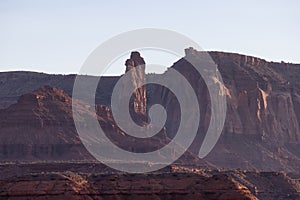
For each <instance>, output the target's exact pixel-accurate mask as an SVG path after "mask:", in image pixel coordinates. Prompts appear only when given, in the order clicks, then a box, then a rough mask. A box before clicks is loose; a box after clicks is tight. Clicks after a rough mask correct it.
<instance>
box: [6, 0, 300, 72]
mask: <svg viewBox="0 0 300 200" xmlns="http://www.w3.org/2000/svg"><path fill="white" fill-rule="evenodd" d="M299 2H300V1H297V0H294V1H293V0H290V1H289V0H286V1H284V0H282V1H276V0H274V1H259V0H252V1H230V0H229V1H209V0H207V1H183V0H181V1H175V0H173V1H142V0H139V1H135V0H128V1H106V2H105V1H92V0H87V1H84V0H81V1H79V0H64V1H60V0H47V1H46V0H39V1H38V0H36V1H33V0H27V1H25V0H24V1H16V0H0V71H9V70H31V71H42V72H47V73H64V74H68V73H76V72H78V70H79V68H80V66H81V65H82V63H83V62H84V60H85V59H86V58H87V56H88V55H89V53H90V52H91V51H93V49H95V48H96V47H97V46H98V45H99V44H101V43H102V42H103V41H105V40H107V39H109V38H110V37H112V36H114V35H117V34H119V33H122V32H125V31H129V30H133V29H138V28H146V27H147V28H148V27H153V28H164V29H170V30H173V31H177V32H179V33H182V34H184V35H186V36H188V37H190V38H192V39H193V40H194V41H196V42H197V43H198V44H199V45H200V46H201V47H202V48H203V49H205V50H218V51H227V52H237V53H242V54H247V55H254V56H258V57H261V58H264V59H266V60H269V61H281V60H284V61H286V62H294V63H300V37H299V36H300V12H299V9H300V3H299ZM145 58H146V60H147V59H150V58H147V57H145ZM122 62H123V61H122ZM120 69H121V71H123V66H120ZM114 72H115V73H119V72H120V71H118V69H116V70H115V71H112V73H114Z"/></svg>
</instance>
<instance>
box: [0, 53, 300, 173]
mask: <svg viewBox="0 0 300 200" xmlns="http://www.w3.org/2000/svg"><path fill="white" fill-rule="evenodd" d="M193 53H194V54H195V55H196V56H197V51H193ZM210 55H211V57H212V59H213V60H214V61H215V63H216V64H217V68H218V70H219V72H220V73H221V75H222V77H223V82H224V84H225V85H224V86H225V91H226V96H227V108H228V109H227V116H226V122H225V126H224V129H223V132H222V136H221V138H220V140H219V142H218V143H217V145H216V146H215V148H214V149H213V151H212V152H211V153H210V154H209V155H208V157H207V158H206V159H207V160H208V161H210V162H212V163H213V164H215V165H217V166H219V167H229V168H244V169H264V170H285V171H293V172H299V171H300V168H299V166H300V150H299V149H300V148H299V144H300V142H299V140H300V131H299V129H300V128H299V127H300V126H299V122H300V82H299V80H300V65H294V64H287V63H273V62H267V61H265V60H263V59H259V58H255V57H251V56H244V55H239V54H232V53H222V52H210ZM144 64H145V62H144V60H143V58H142V57H141V56H140V55H139V53H133V54H132V55H131V58H130V59H128V60H127V61H126V66H127V67H126V71H129V70H132V71H131V73H132V80H133V82H132V83H133V84H139V83H140V82H142V81H143V80H144V78H145V72H144V70H145V69H144ZM137 66H142V67H141V70H137V69H138V68H137ZM172 67H173V68H174V69H176V70H178V71H179V72H181V73H182V74H183V75H184V76H185V77H186V78H187V80H189V82H190V84H191V85H192V87H193V88H194V90H195V92H196V94H197V97H198V100H199V106H200V112H201V119H200V124H199V130H198V136H197V138H196V140H195V142H194V144H193V145H192V147H191V150H192V151H193V152H194V153H197V151H198V149H199V147H200V144H201V142H202V139H203V137H204V135H205V133H206V129H207V126H208V124H209V122H210V112H211V110H210V109H211V106H210V97H209V94H208V91H207V86H206V84H205V83H204V81H203V79H202V78H201V76H200V75H199V74H198V73H196V72H195V70H194V69H193V67H192V66H191V65H190V63H188V62H187V61H186V60H185V59H180V60H179V61H177V62H176V63H174V65H173V66H172ZM147 76H150V75H147ZM147 76H146V77H147ZM74 77H75V76H74V75H68V76H62V75H48V74H40V73H32V72H5V73H0V88H1V90H0V104H1V106H2V107H8V106H9V105H11V104H12V103H16V102H17V100H18V99H19V97H20V96H21V95H23V94H26V93H29V94H26V95H24V96H22V97H21V98H20V99H19V102H18V103H17V105H13V106H11V107H9V108H7V109H5V110H1V111H0V112H1V113H5V114H1V122H0V123H1V127H0V128H1V135H2V136H1V137H3V135H5V134H4V133H5V132H6V131H8V132H9V133H13V132H16V129H15V128H14V127H15V126H20V127H22V128H21V129H22V130H26V134H29V133H31V131H32V130H40V129H41V127H42V126H44V127H45V126H50V125H51V127H52V128H53V127H56V128H55V131H53V132H55V133H61V134H65V133H66V134H67V135H68V134H69V133H70V135H72V134H73V135H75V134H74V133H75V130H74V129H68V130H64V128H63V127H65V126H68V125H69V124H72V119H71V115H70V113H69V111H66V110H65V109H66V108H68V109H70V108H71V107H70V105H69V103H68V101H69V100H68V98H67V97H65V96H66V95H67V94H68V95H71V93H72V85H73V82H74ZM89 78H91V79H93V78H95V77H89ZM118 79H119V77H103V78H101V83H100V86H101V87H99V88H98V89H97V93H96V102H97V103H99V104H102V105H101V106H98V107H97V112H98V114H99V116H100V118H101V119H102V121H101V123H104V125H105V126H106V127H107V130H111V132H112V135H114V134H113V133H117V134H116V135H115V136H113V137H117V138H119V137H123V136H122V135H124V133H122V132H118V129H115V128H113V127H114V122H113V118H112V116H110V108H109V104H110V98H111V96H110V95H111V92H112V89H113V87H114V85H115V83H116V81H117V80H118ZM43 85H50V86H54V87H57V88H59V89H61V90H63V91H65V92H66V94H65V93H64V94H60V93H61V92H58V93H59V94H58V96H59V97H51V98H48V97H47V98H46V99H45V98H44V99H43V98H42V97H41V98H40V99H39V98H37V96H38V95H41V94H43V93H45V91H42V92H41V91H40V92H41V94H38V93H36V92H34V93H30V92H31V91H33V90H35V89H37V88H39V87H40V86H43ZM146 88H147V91H146ZM146 88H145V87H141V88H139V89H138V90H137V91H136V92H135V93H134V94H133V96H132V101H131V102H132V103H131V106H132V108H133V111H134V113H139V114H141V115H143V116H145V113H146V110H147V109H146V108H147V107H149V106H151V105H152V104H155V103H161V104H162V105H164V107H165V108H166V109H167V113H168V119H167V123H166V125H165V126H166V134H167V135H168V137H169V138H172V137H174V134H175V133H176V130H177V128H178V125H179V123H180V112H179V104H178V101H177V99H176V97H175V96H174V94H173V93H172V92H171V91H169V90H168V89H167V88H164V87H161V86H158V85H149V86H147V87H146ZM46 93H47V92H46ZM146 94H147V96H146ZM46 96H47V95H46ZM50 96H53V95H50ZM54 96H55V95H54ZM43 102H47V103H43ZM53 102H56V103H53ZM58 102H59V103H58ZM146 103H147V104H146ZM57 105H59V106H57ZM58 108H61V110H62V111H58V110H57V109H58ZM64 110H65V111H64ZM48 111H49V112H48ZM50 111H51V112H50ZM52 111H53V113H52ZM19 112H20V113H19ZM47 112H48V113H49V116H48V115H47V116H45V113H47ZM61 112H62V113H61ZM22 113H23V114H22ZM15 119H18V120H15ZM41 119H43V120H41ZM50 119H51V120H50ZM41 121H43V123H41ZM61 122H63V123H61ZM142 122H143V123H146V120H142ZM9 123H12V124H11V125H9ZM58 123H61V124H60V125H59V126H58V125H57V124H58ZM17 124H18V125H17ZM9 126H10V128H8V127H9ZM25 127H26V128H25ZM57 127H60V128H62V130H60V131H57V130H58V129H57ZM49 130H50V129H49ZM24 132H25V131H24ZM33 132H34V131H33ZM42 132H43V131H42ZM42 132H41V131H40V132H39V133H40V135H39V136H36V137H40V136H41V134H42ZM71 132H72V133H71ZM22 134H23V133H22ZM22 134H20V135H22ZM24 134H25V133H24ZM61 134H60V135H61ZM33 135H34V134H33ZM44 135H47V134H44ZM5 137H6V136H5ZM5 137H4V138H5ZM26 137H27V136H26ZM26 137H25V136H24V138H26ZM47 137H48V136H47ZM49 137H50V136H49ZM53 137H54V136H53ZM55 138H56V136H55ZM60 138H62V140H63V138H64V139H66V140H68V138H66V137H65V136H63V135H61V136H60ZM70 138H73V139H72V140H73V141H79V140H78V138H77V139H76V136H72V137H70ZM126 138H127V137H126ZM10 140H13V139H12V138H11V139H10ZM41 140H44V141H45V142H47V140H45V139H41ZM130 140H131V139H130ZM2 141H3V142H4V141H6V142H8V139H4V140H2V139H1V142H2ZM24 141H26V139H25V140H24ZM159 141H161V140H159ZM165 142H166V141H165ZM141 144H143V143H141ZM161 144H163V143H161ZM142 146H143V145H141V146H140V147H141V148H142ZM14 148H15V147H14ZM14 148H12V149H14ZM18 148H21V147H18ZM22 148H23V147H22ZM22 148H21V149H20V152H22V151H23V150H22ZM55 148H56V147H55ZM5 149H6V150H5ZM11 151H13V150H11ZM24 151H28V150H24ZM30 151H31V150H30ZM47 151H48V150H47ZM4 152H10V151H8V150H7V147H3V148H2V153H3V154H4Z"/></svg>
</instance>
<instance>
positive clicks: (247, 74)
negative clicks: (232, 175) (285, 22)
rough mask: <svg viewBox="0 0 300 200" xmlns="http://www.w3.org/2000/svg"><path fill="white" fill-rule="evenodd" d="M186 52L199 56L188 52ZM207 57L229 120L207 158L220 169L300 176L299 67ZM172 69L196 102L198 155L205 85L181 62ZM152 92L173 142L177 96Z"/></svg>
mask: <svg viewBox="0 0 300 200" xmlns="http://www.w3.org/2000/svg"><path fill="white" fill-rule="evenodd" d="M186 53H188V55H186V56H190V55H189V54H193V55H192V56H196V57H197V56H199V57H200V56H201V52H197V51H196V50H192V49H189V51H186ZM210 55H211V57H212V59H213V60H214V61H215V63H216V64H217V69H218V70H219V71H220V73H221V75H222V77H223V81H224V87H225V92H226V96H227V116H226V122H225V125H224V129H223V133H222V136H221V138H220V140H219V142H218V144H217V146H216V147H215V148H214V150H213V151H212V152H211V153H210V154H209V156H208V157H207V158H206V159H207V160H208V161H210V162H212V163H214V164H216V165H217V166H220V167H228V168H244V169H265V170H286V171H299V170H300V168H299V166H300V161H299V157H300V151H299V147H300V140H299V138H300V131H299V125H300V123H299V122H300V119H299V112H300V111H299V101H300V100H299V97H300V95H299V89H300V87H299V81H297V80H299V79H297V78H299V75H300V65H293V64H286V63H272V62H267V61H265V60H263V59H259V58H255V57H250V56H244V55H239V54H231V53H222V52H210ZM172 67H173V68H174V69H176V70H178V71H179V72H181V73H182V74H183V75H184V76H185V77H186V79H187V80H189V82H190V84H191V86H192V87H193V88H194V90H195V91H196V94H197V97H198V100H199V106H200V111H201V121H200V124H199V127H200V128H199V131H198V137H197V138H196V142H195V143H194V145H193V146H192V151H193V152H195V153H197V151H198V149H199V147H200V145H201V142H202V139H203V136H204V134H205V133H206V130H207V127H208V124H209V120H210V116H211V113H210V112H211V110H210V107H211V106H210V97H209V95H208V90H207V86H206V84H205V83H204V81H203V79H202V78H201V76H200V75H199V74H198V73H197V72H196V71H195V69H193V66H192V65H191V64H190V63H189V62H188V61H187V60H186V59H185V58H182V59H180V60H179V61H178V62H176V63H174V65H173V66H172ZM150 93H151V94H154V95H153V96H152V97H151V96H150V97H149V101H148V102H149V103H152V102H155V103H157V102H156V101H157V100H158V101H160V103H162V104H163V105H164V106H165V107H166V108H167V109H168V110H170V113H168V114H170V116H171V119H169V121H168V122H167V125H166V127H167V134H168V135H169V136H170V137H173V134H174V132H176V128H177V127H178V124H179V123H180V121H179V114H178V113H180V112H179V109H178V102H177V101H176V97H175V96H174V95H173V94H172V93H171V92H170V91H169V90H168V89H167V88H162V87H152V88H150Z"/></svg>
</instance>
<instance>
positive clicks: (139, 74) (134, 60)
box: [125, 51, 147, 115]
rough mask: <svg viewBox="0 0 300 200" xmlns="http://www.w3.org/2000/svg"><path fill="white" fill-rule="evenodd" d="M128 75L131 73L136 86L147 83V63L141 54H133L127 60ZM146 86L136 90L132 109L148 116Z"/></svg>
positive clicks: (131, 103) (131, 104)
mask: <svg viewBox="0 0 300 200" xmlns="http://www.w3.org/2000/svg"><path fill="white" fill-rule="evenodd" d="M125 65H126V71H125V72H126V73H127V72H128V73H130V77H131V80H132V84H133V85H135V86H138V85H143V84H144V83H145V77H146V75H145V61H144V59H143V58H142V57H141V56H140V53H139V52H136V51H135V52H132V53H131V55H130V59H128V60H126V62H125ZM146 101H147V98H146V86H142V87H140V88H138V89H137V90H136V92H134V93H133V95H132V101H131V102H130V107H132V108H133V110H134V112H135V113H138V114H142V115H146Z"/></svg>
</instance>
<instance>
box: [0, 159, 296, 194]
mask: <svg viewBox="0 0 300 200" xmlns="http://www.w3.org/2000/svg"><path fill="white" fill-rule="evenodd" d="M10 165H12V164H6V165H0V168H1V169H3V170H5V171H6V172H12V171H13V170H11V169H13V168H15V169H23V170H15V172H18V175H17V176H15V175H14V176H13V177H6V178H1V177H0V185H1V188H0V198H23V199H26V198H30V199H45V198H47V199H60V198H66V197H67V198H70V199H71V198H72V199H83V198H84V199H150V198H151V199H152V198H153V199H197V200H199V199H205V200H206V199H249V200H250V199H265V200H269V199H270V200H271V199H282V200H285V199H287V200H289V199H299V198H300V196H299V192H300V184H299V180H296V179H293V178H290V177H289V176H287V175H286V174H284V173H279V172H246V171H238V170H231V171H220V170H213V171H211V170H203V169H197V168H185V167H181V166H171V168H169V169H164V170H161V171H158V172H156V173H151V174H124V173H116V172H114V173H99V168H101V170H103V169H102V167H104V166H102V167H101V166H99V164H96V163H56V164H54V163H52V164H51V163H50V164H49V165H48V166H47V164H45V163H34V164H13V165H12V166H10ZM8 169H10V170H8ZM44 170H46V171H44ZM97 172H98V173H97Z"/></svg>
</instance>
